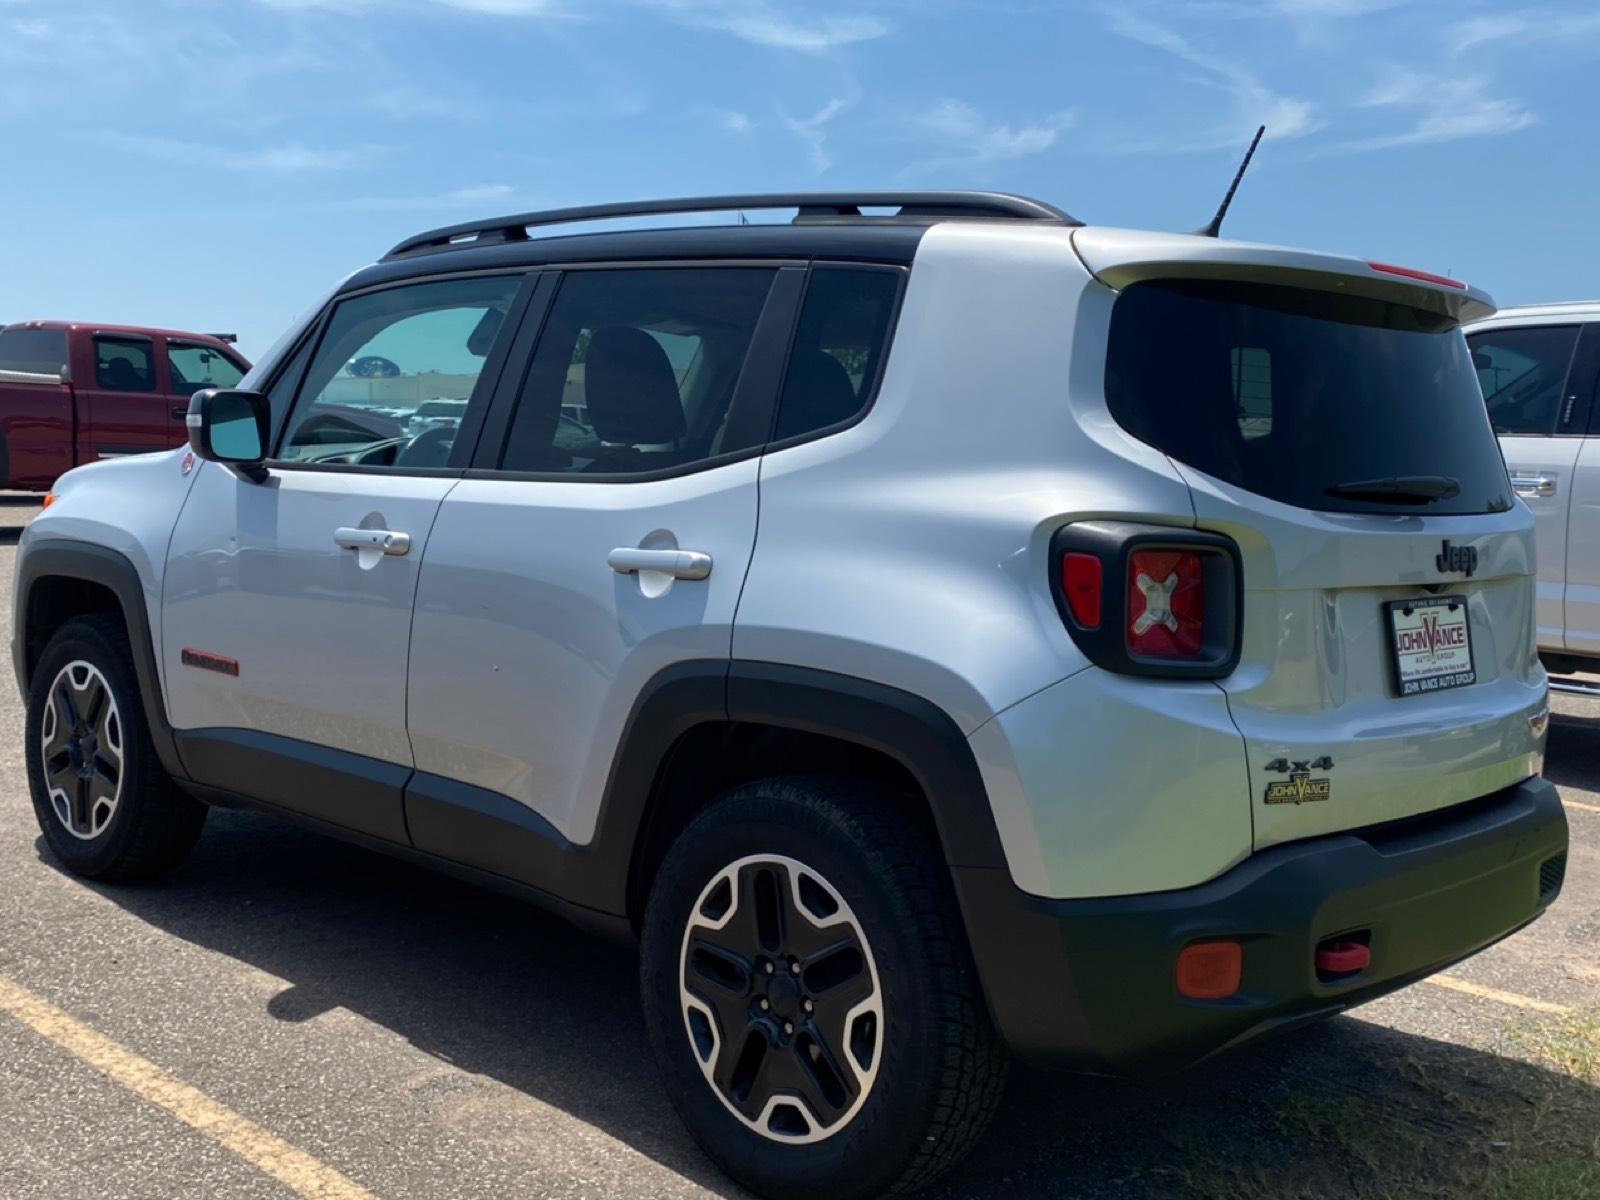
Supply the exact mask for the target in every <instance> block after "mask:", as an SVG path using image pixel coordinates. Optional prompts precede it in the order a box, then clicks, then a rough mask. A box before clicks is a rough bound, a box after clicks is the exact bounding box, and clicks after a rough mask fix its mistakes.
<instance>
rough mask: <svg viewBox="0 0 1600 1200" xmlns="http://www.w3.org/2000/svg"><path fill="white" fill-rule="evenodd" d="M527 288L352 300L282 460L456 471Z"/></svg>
mask: <svg viewBox="0 0 1600 1200" xmlns="http://www.w3.org/2000/svg"><path fill="white" fill-rule="evenodd" d="M522 281H523V277H522V276H520V275H495V276H487V277H481V276H480V277H474V278H467V279H446V280H440V281H438V282H434V283H419V284H412V285H410V286H407V287H397V288H390V289H387V290H385V291H381V292H369V293H367V294H366V295H363V296H355V297H353V298H351V299H349V300H345V301H343V302H342V303H341V304H339V306H338V307H337V308H335V309H334V311H333V315H332V317H331V318H330V319H329V321H328V326H327V329H326V331H325V332H324V333H323V336H322V342H321V344H320V345H319V346H318V348H317V352H316V356H315V358H313V360H312V362H311V366H310V369H309V370H308V371H307V372H306V377H305V382H304V384H303V385H302V386H301V388H300V392H299V398H298V399H297V401H296V403H295V406H294V410H293V411H292V412H291V413H290V415H289V421H288V425H287V428H286V430H285V434H284V437H283V441H282V445H281V447H280V449H279V452H278V458H279V460H280V461H283V462H306V463H338V464H341V465H347V466H367V467H407V468H415V467H443V466H447V465H448V464H449V460H450V452H451V450H452V448H453V447H454V444H455V436H456V430H457V428H458V427H459V425H460V422H461V418H462V417H464V416H465V414H466V411H467V408H468V406H469V405H470V404H471V403H472V401H473V400H474V394H475V392H476V391H477V387H478V379H479V376H480V374H481V373H482V371H483V364H484V360H485V359H486V358H487V357H488V355H489V352H490V351H491V350H492V349H493V348H494V345H495V342H496V340H497V339H498V338H499V336H500V333H501V327H502V325H503V324H504V322H505V318H506V314H507V313H509V312H510V310H511V305H512V301H513V300H514V299H515V298H516V295H517V291H518V289H519V288H520V287H521V286H522ZM479 402H480V403H486V402H487V397H481V398H479Z"/></svg>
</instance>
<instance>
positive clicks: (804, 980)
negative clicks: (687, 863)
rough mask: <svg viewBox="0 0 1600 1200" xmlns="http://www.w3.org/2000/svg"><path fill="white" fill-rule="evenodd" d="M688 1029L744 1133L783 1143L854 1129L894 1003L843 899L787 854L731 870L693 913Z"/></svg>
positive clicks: (687, 948)
mask: <svg viewBox="0 0 1600 1200" xmlns="http://www.w3.org/2000/svg"><path fill="white" fill-rule="evenodd" d="M679 979H680V986H679V992H680V999H681V1002H682V1008H683V1020H684V1028H685V1030H686V1031H687V1033H688V1037H689V1044H690V1049H691V1050H692V1052H693V1054H694V1056H695V1060H696V1062H697V1063H698V1064H699V1066H700V1070H701V1073H702V1074H703V1075H704V1076H705V1078H706V1081H707V1082H708V1083H709V1084H710V1085H711V1088H712V1090H713V1091H714V1092H716V1094H717V1097H718V1099H720V1100H721V1101H722V1103H723V1105H724V1106H725V1107H726V1108H727V1109H728V1111H729V1112H731V1113H732V1114H733V1115H734V1116H735V1117H737V1118H738V1119H739V1120H740V1121H741V1122H742V1123H743V1124H744V1125H745V1126H747V1127H748V1128H750V1129H753V1130H755V1131H756V1132H757V1133H759V1134H761V1135H763V1136H764V1137H767V1138H770V1139H772V1140H773V1141H777V1142H783V1143H792V1144H793V1143H809V1142H820V1141H822V1140H823V1139H825V1138H828V1137H831V1136H833V1135H834V1134H836V1133H838V1132H839V1131H840V1130H841V1129H843V1128H844V1127H845V1126H846V1125H847V1124H848V1123H849V1122H850V1121H851V1120H852V1119H853V1118H854V1117H855V1115H856V1114H857V1113H858V1112H859V1111H860V1109H861V1106H862V1104H863V1103H865V1101H866V1099H867V1097H868V1095H869V1094H870V1093H871V1091H872V1085H873V1081H874V1079H875V1078H876V1076H877V1073H878V1067H879V1062H880V1060H881V1058H882V1052H883V1038H884V1013H883V996H882V990H881V988H880V985H879V982H878V971H877V966H876V964H875V963H874V961H873V957H872V949H871V947H870V946H869V945H868V943H867V938H866V934H865V933H864V932H863V930H862V928H861V924H860V922H859V921H858V920H857V919H856V916H855V914H854V913H853V912H852V911H851V910H850V906H849V905H848V904H846V903H845V902H844V898H843V897H842V896H841V895H840V894H839V892H838V890H837V889H836V888H834V887H833V885H832V884H830V883H829V882H828V881H827V880H826V879H824V878H823V877H822V876H821V875H820V874H819V873H818V872H816V871H814V870H812V869H811V868H810V867H807V866H805V865H804V864H803V863H800V862H797V861H795V860H794V859H792V858H785V857H782V856H780V855H757V856H752V857H748V858H742V859H740V860H738V861H737V862H734V863H731V864H730V865H728V866H727V867H724V868H723V869H722V870H721V871H719V872H717V874H716V875H715V876H714V877H713V878H712V879H711V882H710V883H708V884H707V885H706V886H705V888H704V890H703V891H701V893H700V896H699V898H698V899H697V900H696V901H695V904H694V907H693V909H692V910H691V911H690V914H689V920H688V923H687V927H686V928H685V930H684V936H683V946H682V951H681V955H680V974H679Z"/></svg>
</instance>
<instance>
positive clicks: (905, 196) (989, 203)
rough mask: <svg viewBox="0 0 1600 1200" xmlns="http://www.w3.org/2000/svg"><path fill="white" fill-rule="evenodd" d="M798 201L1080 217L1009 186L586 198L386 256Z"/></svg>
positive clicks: (478, 224) (818, 215)
mask: <svg viewBox="0 0 1600 1200" xmlns="http://www.w3.org/2000/svg"><path fill="white" fill-rule="evenodd" d="M782 208H793V209H798V210H799V212H798V215H797V216H796V217H795V223H796V224H801V223H805V222H810V221H819V222H820V221H826V222H836V221H841V220H845V221H848V220H852V219H866V220H884V219H888V220H895V219H905V220H922V221H926V220H929V219H934V220H963V219H965V220H1002V221H1007V220H1009V221H1019V220H1020V221H1041V222H1047V223H1050V224H1055V225H1081V224H1082V222H1081V221H1078V220H1077V219H1075V218H1074V217H1071V216H1069V215H1068V214H1067V213H1065V212H1063V211H1062V210H1061V209H1059V208H1057V207H1055V205H1053V204H1047V203H1045V202H1044V201H1043V200H1034V199H1032V198H1030V197H1028V196H1017V195H1013V194H1011V193H1009V192H982V191H905V192H898V191H897V192H771V193H751V194H748V195H731V196H683V197H679V198H676V199H669V200H635V201H625V202H622V203H619V204H585V205H578V206H575V207H569V208H552V209H545V210H543V211H538V212H526V213H514V214H512V215H510V216H504V217H494V218H491V219H489V220H486V221H467V222H464V223H462V224H459V225H445V226H442V227H441V228H439V229H430V230H428V231H427V232H426V233H419V234H417V235H416V236H414V237H409V238H407V239H406V240H405V241H403V242H401V243H399V244H398V245H396V246H395V247H394V249H392V250H390V251H389V253H388V254H386V255H384V256H383V261H385V262H387V261H389V260H390V259H395V258H400V257H403V256H405V255H408V254H416V253H420V252H424V251H430V250H443V249H448V248H449V247H451V246H454V245H462V244H465V245H469V246H481V245H493V244H496V243H504V242H523V241H527V240H528V230H529V229H531V228H537V227H540V226H546V225H566V224H572V223H576V222H581V221H606V220H616V219H620V218H624V217H652V216H668V215H679V214H687V213H716V212H739V211H741V210H745V209H755V210H771V209H782ZM863 208H894V209H898V210H899V211H898V212H897V213H895V215H894V216H893V217H890V218H882V217H870V218H868V217H864V215H863V213H862V211H861V210H862V209H863Z"/></svg>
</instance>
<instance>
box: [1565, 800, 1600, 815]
mask: <svg viewBox="0 0 1600 1200" xmlns="http://www.w3.org/2000/svg"><path fill="white" fill-rule="evenodd" d="M1561 803H1563V804H1565V805H1566V806H1567V807H1568V808H1581V809H1582V810H1583V811H1584V812H1600V804H1585V803H1584V802H1583V801H1581V800H1563V801H1562V802H1561Z"/></svg>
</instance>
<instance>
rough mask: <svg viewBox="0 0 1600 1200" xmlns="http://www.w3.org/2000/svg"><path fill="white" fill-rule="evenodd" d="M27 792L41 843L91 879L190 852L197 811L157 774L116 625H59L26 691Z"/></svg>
mask: <svg viewBox="0 0 1600 1200" xmlns="http://www.w3.org/2000/svg"><path fill="white" fill-rule="evenodd" d="M26 740H27V747H26V752H27V761H28V785H29V789H30V790H31V792H32V795H33V809H34V815H35V817H36V818H37V819H38V822H39V829H40V831H41V832H43V834H44V836H45V841H47V842H48V843H49V845H50V848H51V850H53V851H54V852H55V854H56V857H58V858H59V859H60V860H61V861H62V862H63V863H64V864H66V866H67V868H68V869H69V870H71V871H73V872H74V873H76V874H79V875H86V876H90V877H92V878H96V879H107V880H131V879H141V878H146V877H149V876H151V875H155V874H158V873H160V872H161V871H163V870H166V869H167V868H168V867H171V866H174V865H176V864H177V863H178V862H179V861H181V860H182V859H183V857H184V856H185V855H186V854H187V853H188V852H189V849H190V847H192V846H193V845H194V841H195V838H196V837H198V836H199V834H200V827H201V825H202V824H203V823H204V822H205V816H206V807H205V805H203V804H201V803H200V802H199V801H198V800H194V799H192V798H191V797H189V796H186V795H184V794H183V793H182V792H180V791H179V790H178V789H177V788H176V787H175V786H174V785H173V783H172V781H171V780H170V779H169V778H168V777H167V775H166V773H165V772H164V771H163V770H162V769H161V764H160V763H159V761H157V758H156V752H155V746H154V745H153V744H152V743H151V741H150V729H149V725H148V723H147V722H146V720H145V716H144V712H143V709H142V707H141V697H140V693H139V688H138V683H137V680H136V677H135V675H134V670H133V656H132V653H131V651H130V649H129V646H128V636H127V633H126V632H125V630H124V629H123V627H122V622H121V621H120V620H118V619H117V618H115V617H111V616H106V615H104V614H96V615H94V616H89V617H80V618H77V619H75V620H72V621H69V622H67V624H65V625H63V626H62V627H61V628H60V629H59V630H57V631H56V634H55V636H54V637H52V638H51V639H50V642H49V644H48V645H47V646H46V647H45V649H44V653H43V654H42V655H40V657H39V662H38V664H37V665H36V666H35V668H34V670H33V674H32V680H31V683H30V685H29V688H28V714H27V735H26Z"/></svg>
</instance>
